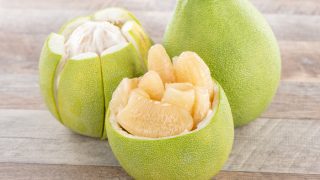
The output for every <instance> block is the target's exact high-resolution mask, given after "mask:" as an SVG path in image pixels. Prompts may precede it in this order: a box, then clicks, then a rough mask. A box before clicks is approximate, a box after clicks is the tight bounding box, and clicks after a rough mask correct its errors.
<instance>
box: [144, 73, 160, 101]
mask: <svg viewBox="0 0 320 180" xmlns="http://www.w3.org/2000/svg"><path fill="white" fill-rule="evenodd" d="M138 87H139V88H141V89H143V90H144V91H146V92H147V93H148V94H149V95H150V97H151V98H152V99H154V100H161V98H162V96H163V92H164V85H163V82H162V80H161V78H160V76H159V74H158V73H157V72H155V71H148V72H147V73H146V74H145V75H143V76H142V78H141V79H140V82H139V85H138Z"/></svg>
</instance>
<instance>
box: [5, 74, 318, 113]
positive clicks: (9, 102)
mask: <svg viewBox="0 0 320 180" xmlns="http://www.w3.org/2000/svg"><path fill="white" fill-rule="evenodd" d="M309 80H311V79H309ZM0 84H1V85H2V86H0V99H1V101H0V108H2V109H46V106H45V104H44V101H43V99H42V97H41V95H40V90H39V89H40V88H39V85H38V77H37V75H28V74H17V75H2V76H0ZM319 104H320V81H319V80H317V81H309V82H308V81H307V80H306V78H305V79H301V82H296V81H282V82H281V84H280V87H279V89H278V92H277V94H276V96H275V98H274V100H273V102H272V104H271V105H270V107H269V108H268V110H267V111H266V112H265V113H264V114H263V115H262V117H264V118H288V119H320V111H319Z"/></svg>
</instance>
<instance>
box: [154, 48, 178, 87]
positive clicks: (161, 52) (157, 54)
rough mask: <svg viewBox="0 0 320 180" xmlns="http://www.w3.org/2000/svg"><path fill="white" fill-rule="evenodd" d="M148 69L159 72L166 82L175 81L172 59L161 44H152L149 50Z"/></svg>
mask: <svg viewBox="0 0 320 180" xmlns="http://www.w3.org/2000/svg"><path fill="white" fill-rule="evenodd" d="M148 70H153V71H156V72H157V73H159V75H160V77H161V79H162V81H163V82H164V83H172V82H174V81H175V76H174V71H173V66H172V62H171V59H170V57H169V55H168V54H167V52H166V50H165V49H164V47H163V46H162V45H160V44H156V45H154V46H152V47H151V48H150V50H149V52H148Z"/></svg>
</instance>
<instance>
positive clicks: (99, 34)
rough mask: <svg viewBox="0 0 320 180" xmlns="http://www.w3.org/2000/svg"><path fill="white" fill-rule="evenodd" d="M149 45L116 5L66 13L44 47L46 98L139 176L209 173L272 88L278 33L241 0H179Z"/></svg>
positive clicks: (275, 78)
mask: <svg viewBox="0 0 320 180" xmlns="http://www.w3.org/2000/svg"><path fill="white" fill-rule="evenodd" d="M152 44H153V43H152V40H151V39H150V38H149V37H148V35H147V34H146V33H145V31H144V30H143V28H142V27H141V24H140V23H139V21H138V20H137V18H135V16H134V15H133V14H132V13H130V12H128V11H126V10H123V9H120V8H108V9H105V10H102V11H98V12H96V13H94V14H93V15H90V16H86V17H79V18H76V19H73V20H71V21H70V22H68V23H67V24H66V25H64V26H63V27H62V28H61V30H60V31H59V33H52V34H51V35H50V36H49V37H48V39H47V40H46V42H45V44H44V46H43V49H42V52H41V56H40V63H39V72H40V74H39V77H40V88H41V93H42V95H43V97H44V100H45V103H46V104H47V106H48V109H49V110H50V111H51V113H52V114H53V115H54V116H55V117H56V119H58V120H59V121H60V122H61V123H62V124H63V125H65V126H66V127H68V128H70V129H71V130H72V131H74V132H77V133H79V134H82V135H86V136H91V137H97V138H101V139H105V138H108V142H109V144H110V147H111V149H112V151H113V153H114V155H115V156H116V158H117V159H118V161H119V163H120V164H121V166H122V167H123V168H124V169H125V170H126V171H127V172H128V173H129V174H130V175H131V176H132V177H134V178H136V179H209V178H211V177H212V176H214V175H215V174H216V173H218V172H219V170H221V168H222V167H223V165H224V163H225V162H226V161H227V159H228V156H229V154H230V151H231V149H232V144H233V139H234V126H235V127H237V126H241V125H245V124H247V123H249V122H250V121H252V120H254V119H256V118H257V117H258V116H260V114H261V113H262V112H263V111H264V110H265V109H266V108H267V107H268V104H269V103H270V102H271V100H272V98H273V96H274V94H275V92H276V89H277V87H278V84H279V80H280V73H281V59H280V53H279V48H278V45H277V42H276V39H275V37H274V35H273V32H272V30H271V28H270V27H269V25H268V24H267V22H266V21H265V20H264V18H263V17H262V16H261V14H260V13H259V12H258V11H257V10H256V9H255V8H254V7H253V6H252V5H251V4H250V2H249V1H247V0H225V1H214V0H203V1H199V0H179V1H178V3H177V7H176V10H175V13H174V15H173V18H172V20H171V22H170V23H169V25H168V27H167V30H166V32H165V36H164V47H163V46H162V45H159V44H157V45H154V46H152ZM167 52H168V54H169V55H168V54H167ZM171 58H172V59H171ZM215 79H216V80H217V81H216V80H215ZM220 84H221V86H220ZM224 90H225V91H224ZM229 102H230V104H229ZM231 110H232V111H231Z"/></svg>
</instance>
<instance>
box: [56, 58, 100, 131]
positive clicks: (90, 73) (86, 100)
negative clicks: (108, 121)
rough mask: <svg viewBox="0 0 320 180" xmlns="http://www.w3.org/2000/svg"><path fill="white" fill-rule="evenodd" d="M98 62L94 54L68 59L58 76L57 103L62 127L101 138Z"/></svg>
mask: <svg viewBox="0 0 320 180" xmlns="http://www.w3.org/2000/svg"><path fill="white" fill-rule="evenodd" d="M101 75H102V73H101V65H100V59H99V57H98V56H97V55H96V54H95V53H86V54H81V55H79V56H77V57H74V58H72V59H70V60H68V61H67V62H66V64H65V66H64V69H63V70H62V72H61V75H60V81H59V85H58V90H57V93H58V94H57V97H58V98H57V101H58V102H57V104H58V108H59V109H58V110H59V112H60V116H61V120H62V122H63V124H64V125H65V126H67V127H69V128H70V129H72V130H73V131H75V132H78V133H80V134H84V135H87V136H91V137H101V135H102V131H103V125H104V123H103V121H104V113H105V112H104V94H103V85H102V77H101Z"/></svg>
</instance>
